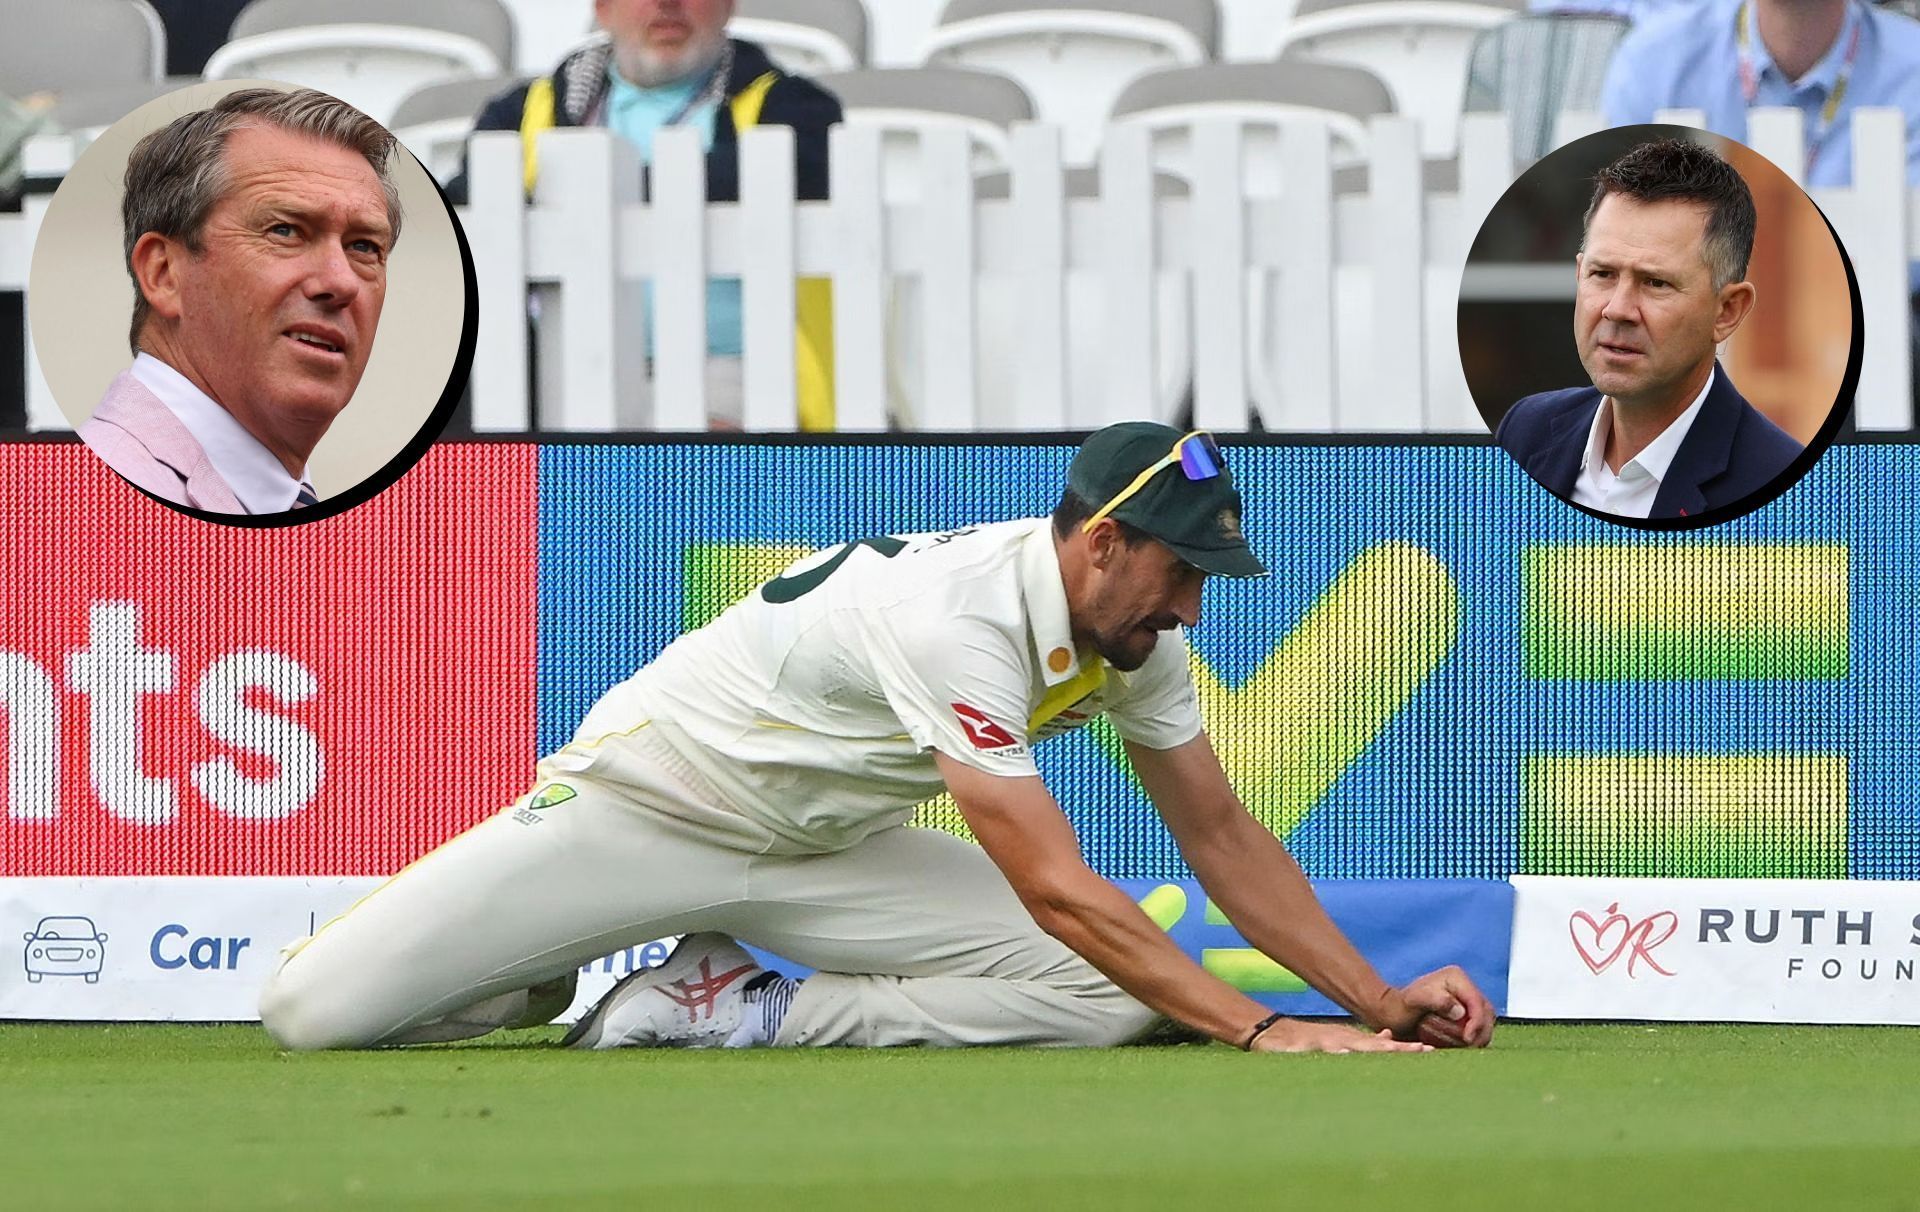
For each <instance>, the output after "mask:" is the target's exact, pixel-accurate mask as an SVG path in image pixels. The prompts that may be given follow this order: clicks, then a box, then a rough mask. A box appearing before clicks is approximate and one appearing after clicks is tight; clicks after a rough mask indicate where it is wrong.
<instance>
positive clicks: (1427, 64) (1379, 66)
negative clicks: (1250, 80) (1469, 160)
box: [1276, 0, 1521, 157]
mask: <svg viewBox="0 0 1920 1212" xmlns="http://www.w3.org/2000/svg"><path fill="white" fill-rule="evenodd" d="M1520 7H1521V6H1520V5H1519V4H1518V3H1517V2H1516V3H1514V4H1513V5H1512V6H1511V7H1504V6H1500V5H1496V4H1465V3H1455V2H1454V0H1300V3H1299V7H1298V8H1297V9H1296V10H1295V13H1294V18H1293V20H1292V21H1291V22H1290V23H1288V25H1287V27H1286V29H1285V30H1284V31H1283V33H1282V35H1281V44H1280V46H1279V47H1278V48H1276V49H1277V51H1278V53H1279V54H1280V55H1281V56H1283V57H1287V58H1302V57H1304V58H1310V59H1318V60H1321V61H1323V62H1333V63H1349V64H1353V65H1355V66H1358V67H1364V68H1366V69H1368V70H1369V71H1372V72H1374V73H1375V74H1376V75H1378V76H1379V77H1380V78H1381V79H1382V80H1384V81H1386V84H1387V88H1388V90H1389V91H1391V92H1392V93H1393V100H1394V106H1395V108H1396V109H1397V110H1398V111H1399V112H1400V113H1403V114H1413V115H1416V116H1418V117H1419V118H1420V120H1421V131H1420V148H1421V151H1422V152H1423V153H1424V154H1425V155H1427V156H1429V157H1445V156H1451V155H1453V153H1454V148H1455V143H1456V141H1457V139H1458V136H1459V129H1460V97H1461V93H1462V91H1463V89H1464V88H1465V85H1466V79H1467V56H1468V54H1469V53H1470V52H1471V50H1472V48H1473V39H1474V37H1475V36H1476V35H1477V34H1479V32H1480V31H1481V30H1484V29H1487V28H1488V27H1490V26H1494V25H1498V24H1499V23H1501V22H1502V21H1507V20H1510V19H1512V18H1513V16H1514V15H1515V14H1516V12H1517V11H1518V10H1519V8H1520Z"/></svg>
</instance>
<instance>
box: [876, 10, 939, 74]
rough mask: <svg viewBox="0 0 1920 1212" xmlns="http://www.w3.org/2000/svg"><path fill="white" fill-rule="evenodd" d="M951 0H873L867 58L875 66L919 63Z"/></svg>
mask: <svg viewBox="0 0 1920 1212" xmlns="http://www.w3.org/2000/svg"><path fill="white" fill-rule="evenodd" d="M946 5H947V0H870V2H869V3H868V5H867V29H868V35H867V62H868V63H869V65H871V66H873V67H918V66H920V61H921V57H922V56H923V55H925V54H926V46H927V35H928V34H930V33H932V32H933V30H934V27H935V26H937V25H939V24H940V10H941V9H943V8H945V7H946Z"/></svg>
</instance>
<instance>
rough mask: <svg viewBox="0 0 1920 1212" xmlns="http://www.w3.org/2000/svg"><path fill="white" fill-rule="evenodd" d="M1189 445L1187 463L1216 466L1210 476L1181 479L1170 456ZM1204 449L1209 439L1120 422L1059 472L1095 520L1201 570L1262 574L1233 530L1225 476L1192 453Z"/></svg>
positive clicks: (1203, 453) (1233, 496)
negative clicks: (1134, 532)
mask: <svg viewBox="0 0 1920 1212" xmlns="http://www.w3.org/2000/svg"><path fill="white" fill-rule="evenodd" d="M1189 439H1190V440H1191V443H1192V446H1193V447H1194V448H1195V449H1191V450H1189V452H1188V454H1189V456H1190V461H1191V462H1193V463H1195V464H1197V465H1198V466H1199V467H1200V468H1201V469H1202V470H1204V469H1206V468H1208V467H1214V466H1217V467H1218V470H1219V474H1218V475H1212V476H1207V477H1206V478H1204V479H1199V480H1195V479H1190V478H1189V477H1188V473H1187V469H1186V468H1185V467H1184V466H1183V465H1182V462H1181V459H1180V458H1179V456H1178V455H1177V454H1176V451H1178V450H1179V448H1180V445H1181V443H1182V442H1184V441H1188V440H1189ZM1210 444H1211V443H1210V435H1206V434H1201V433H1195V434H1183V433H1181V432H1180V431H1179V430H1177V429H1175V428H1173V427H1172V426H1170V425H1161V424H1158V423H1157V422H1153V421H1122V422H1121V423H1120V424H1118V425H1109V426H1107V427H1106V428H1105V429H1102V430H1100V431H1099V432H1098V433H1096V434H1094V435H1093V436H1092V437H1090V438H1088V439H1087V440H1086V442H1085V443H1084V444H1082V446H1081V447H1080V453H1079V454H1077V455H1075V456H1074V457H1073V465H1072V466H1071V467H1069V468H1068V469H1067V487H1068V488H1069V489H1071V490H1072V491H1073V494H1074V495H1075V496H1077V497H1079V498H1080V499H1081V500H1083V501H1086V502H1087V503H1088V504H1090V505H1092V506H1093V509H1094V512H1095V513H1096V514H1100V513H1101V512H1102V510H1104V511H1105V514H1104V516H1106V517H1111V518H1116V519H1118V520H1119V521H1122V522H1126V523H1128V524H1130V525H1133V526H1137V527H1139V528H1140V529H1141V530H1144V531H1145V532H1146V533H1148V534H1150V535H1152V536H1153V537H1154V538H1156V539H1159V540H1160V541H1161V542H1162V543H1165V544H1166V545H1167V546H1168V547H1171V548H1173V551H1174V554H1175V555H1178V556H1179V557H1180V558H1181V559H1183V560H1185V561H1187V562H1188V563H1189V564H1192V565H1193V566H1194V567H1196V568H1198V569H1200V570H1201V571H1203V572H1207V573H1212V574H1214V575H1216V576H1225V577H1263V576H1266V575H1267V566H1266V565H1265V564H1262V563H1261V562H1260V559H1259V557H1257V556H1255V555H1254V554H1253V549H1252V548H1250V547H1248V546H1247V538H1246V536H1245V535H1244V534H1242V533H1241V532H1240V493H1239V492H1238V491H1237V490H1236V489H1235V488H1234V486H1233V474H1232V473H1231V472H1229V471H1228V470H1227V466H1226V463H1225V461H1224V460H1220V459H1216V458H1214V457H1213V452H1212V451H1209V450H1205V449H1198V448H1200V447H1202V446H1204V445H1210ZM1213 450H1218V447H1214V448H1213ZM1156 465H1157V466H1156ZM1149 468H1152V469H1153V471H1152V473H1151V475H1148V474H1147V473H1148V469H1149ZM1142 476H1146V479H1145V480H1144V482H1142V480H1141V477H1142Z"/></svg>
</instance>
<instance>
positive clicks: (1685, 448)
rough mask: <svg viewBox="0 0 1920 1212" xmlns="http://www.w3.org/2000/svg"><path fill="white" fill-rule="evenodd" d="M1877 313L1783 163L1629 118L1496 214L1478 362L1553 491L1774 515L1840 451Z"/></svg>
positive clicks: (1486, 385)
mask: <svg viewBox="0 0 1920 1212" xmlns="http://www.w3.org/2000/svg"><path fill="white" fill-rule="evenodd" d="M1859 313H1860V299H1859V291H1858V287H1857V285H1856V284H1855V282H1854V280H1853V273H1852V269H1851V267H1850V266H1849V265H1848V263H1847V259H1846V254H1845V252H1844V251H1843V250H1842V249H1841V247H1840V243H1839V240H1838V239H1837V238H1836V237H1835V235H1834V232H1833V229H1832V228H1831V227H1830V226H1829V225H1828V223H1827V221H1826V218H1825V217H1824V216H1823V215H1822V214H1821V213H1820V210H1819V208H1818V207H1816V206H1815V205H1814V203H1813V201H1812V199H1810V198H1808V197H1807V195H1806V193H1805V191H1803V190H1802V189H1801V188H1800V187H1799V186H1797V185H1795V184H1794V183H1793V181H1792V180H1791V179H1790V178H1789V177H1788V176H1787V175H1786V174H1785V173H1783V172H1781V171H1780V170H1779V169H1778V168H1777V167H1775V166H1774V165H1773V163H1772V162H1771V161H1769V160H1767V159H1766V158H1765V157H1763V156H1761V155H1760V154H1759V153H1757V152H1755V151H1753V150H1752V149H1750V148H1747V147H1745V146H1743V145H1741V144H1739V143H1736V142H1733V141H1731V140H1728V139H1724V138H1721V137H1719V136H1716V135H1710V134H1707V133H1705V132H1703V131H1697V130H1693V129H1691V128H1688V127H1680V126H1651V125H1648V126H1626V127H1617V128H1614V129H1610V130H1605V131H1600V132H1597V133H1595V134H1592V135H1589V136H1587V137H1585V138H1583V139H1578V140H1575V141H1574V142H1572V143H1569V144H1568V145H1566V146H1565V147H1562V148H1560V149H1559V150H1557V151H1555V152H1553V153H1551V154H1550V155H1548V156H1547V157H1546V158H1544V159H1542V160H1541V161H1539V162H1538V163H1537V164H1535V165H1534V166H1533V167H1532V168H1530V169H1528V170H1527V172H1526V173H1525V174H1523V175H1522V176H1521V177H1520V179H1519V180H1518V181H1516V182H1515V183H1514V184H1513V186H1512V187H1511V188H1509V189H1508V190H1507V192H1506V194H1505V195H1503V196H1502V197H1501V199H1500V201H1499V202H1498V203H1497V204H1495V206H1494V207H1493V210H1492V211H1491V212H1490V213H1489V214H1488V216H1487V219H1486V222H1485V223H1483V224H1482V225H1481V227H1480V232H1479V235H1478V236H1477V237H1476V238H1475V240H1474V242H1473V247H1472V250H1471V251H1470V252H1469V254H1468V257H1467V267H1466V272H1465V274H1464V275H1463V280H1462V285H1461V298H1460V308H1459V326H1460V357H1461V361H1462V364H1463V368H1464V369H1465V372H1466V379H1467V385H1468V387H1469V388H1470V389H1471V390H1472V392H1473V398H1474V402H1475V403H1476V404H1477V405H1478V406H1479V409H1480V415H1481V416H1482V417H1483V418H1484V419H1485V420H1486V422H1487V427H1488V428H1489V429H1491V430H1492V431H1493V433H1494V437H1495V440H1496V441H1497V442H1498V443H1499V445H1500V446H1501V447H1502V448H1503V449H1504V450H1506V452H1507V453H1508V454H1510V455H1512V456H1513V458H1514V460H1515V461H1516V462H1517V463H1519V465H1520V467H1521V468H1522V469H1523V470H1524V471H1525V472H1526V473H1527V474H1528V475H1529V476H1531V477H1533V479H1534V480H1535V481H1537V482H1538V483H1539V484H1540V485H1541V486H1542V487H1544V488H1545V489H1546V490H1547V491H1549V492H1551V493H1553V494H1554V495H1555V496H1557V497H1559V498H1561V499H1562V500H1564V501H1567V502H1569V503H1570V504H1572V505H1575V506H1577V507H1578V508H1580V509H1583V510H1585V511H1587V512H1589V513H1592V514H1595V515H1597V516H1601V517H1604V518H1606V519H1608V520H1609V521H1614V522H1618V523H1621V524H1623V525H1628V526H1637V527H1641V528H1644V529H1663V530H1664V529H1692V528H1697V527H1701V526H1709V525H1713V524H1715V523H1718V522H1724V521H1727V520H1729V519H1731V518H1735V517H1738V516H1740V515H1741V514H1744V513H1748V512H1750V511H1752V510H1754V509H1758V508H1759V507H1760V506H1762V505H1765V504H1766V503H1767V502H1768V501H1771V500H1773V499H1774V498H1775V497H1777V496H1779V495H1780V494H1781V493H1783V492H1785V491H1787V490H1788V489H1789V488H1791V487H1792V486H1793V484H1794V482H1795V481H1797V480H1798V479H1799V478H1800V477H1801V476H1802V475H1804V474H1805V473H1806V471H1807V469H1808V468H1810V467H1812V466H1813V464H1814V462H1815V460H1817V459H1818V458H1819V456H1820V455H1821V454H1822V453H1823V452H1824V451H1825V450H1826V448H1827V447H1828V446H1829V445H1831V444H1832V442H1833V439H1834V437H1835V435H1836V434H1838V433H1839V431H1840V429H1841V427H1842V425H1843V424H1844V423H1845V421H1846V417H1847V413H1848V410H1849V408H1850V406H1851V404H1852V398H1853V388H1854V384H1855V382H1856V381H1857V380H1858V377H1859V372H1860V353H1861V337H1860V323H1859Z"/></svg>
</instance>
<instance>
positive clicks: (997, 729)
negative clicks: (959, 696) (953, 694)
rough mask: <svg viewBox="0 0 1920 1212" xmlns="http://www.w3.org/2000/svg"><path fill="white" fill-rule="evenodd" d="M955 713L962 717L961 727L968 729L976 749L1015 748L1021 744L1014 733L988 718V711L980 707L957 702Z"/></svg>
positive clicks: (968, 734) (969, 737) (954, 707)
mask: <svg viewBox="0 0 1920 1212" xmlns="http://www.w3.org/2000/svg"><path fill="white" fill-rule="evenodd" d="M953 714H954V715H956V716H958V717H960V727H962V728H964V729H966V731H967V739H968V740H969V741H972V742H973V747H974V748H975V749H1014V748H1017V747H1018V746H1019V744H1020V742H1019V741H1018V740H1017V739H1016V738H1015V737H1014V735H1013V734H1012V733H1010V732H1008V731H1007V730H1006V729H1005V728H1002V727H1001V726H1000V725H998V724H996V723H994V722H993V721H992V720H990V719H988V718H987V714H986V712H984V711H981V710H980V709H979V708H978V707H969V706H967V705H966V704H965V703H955V704H953Z"/></svg>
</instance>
